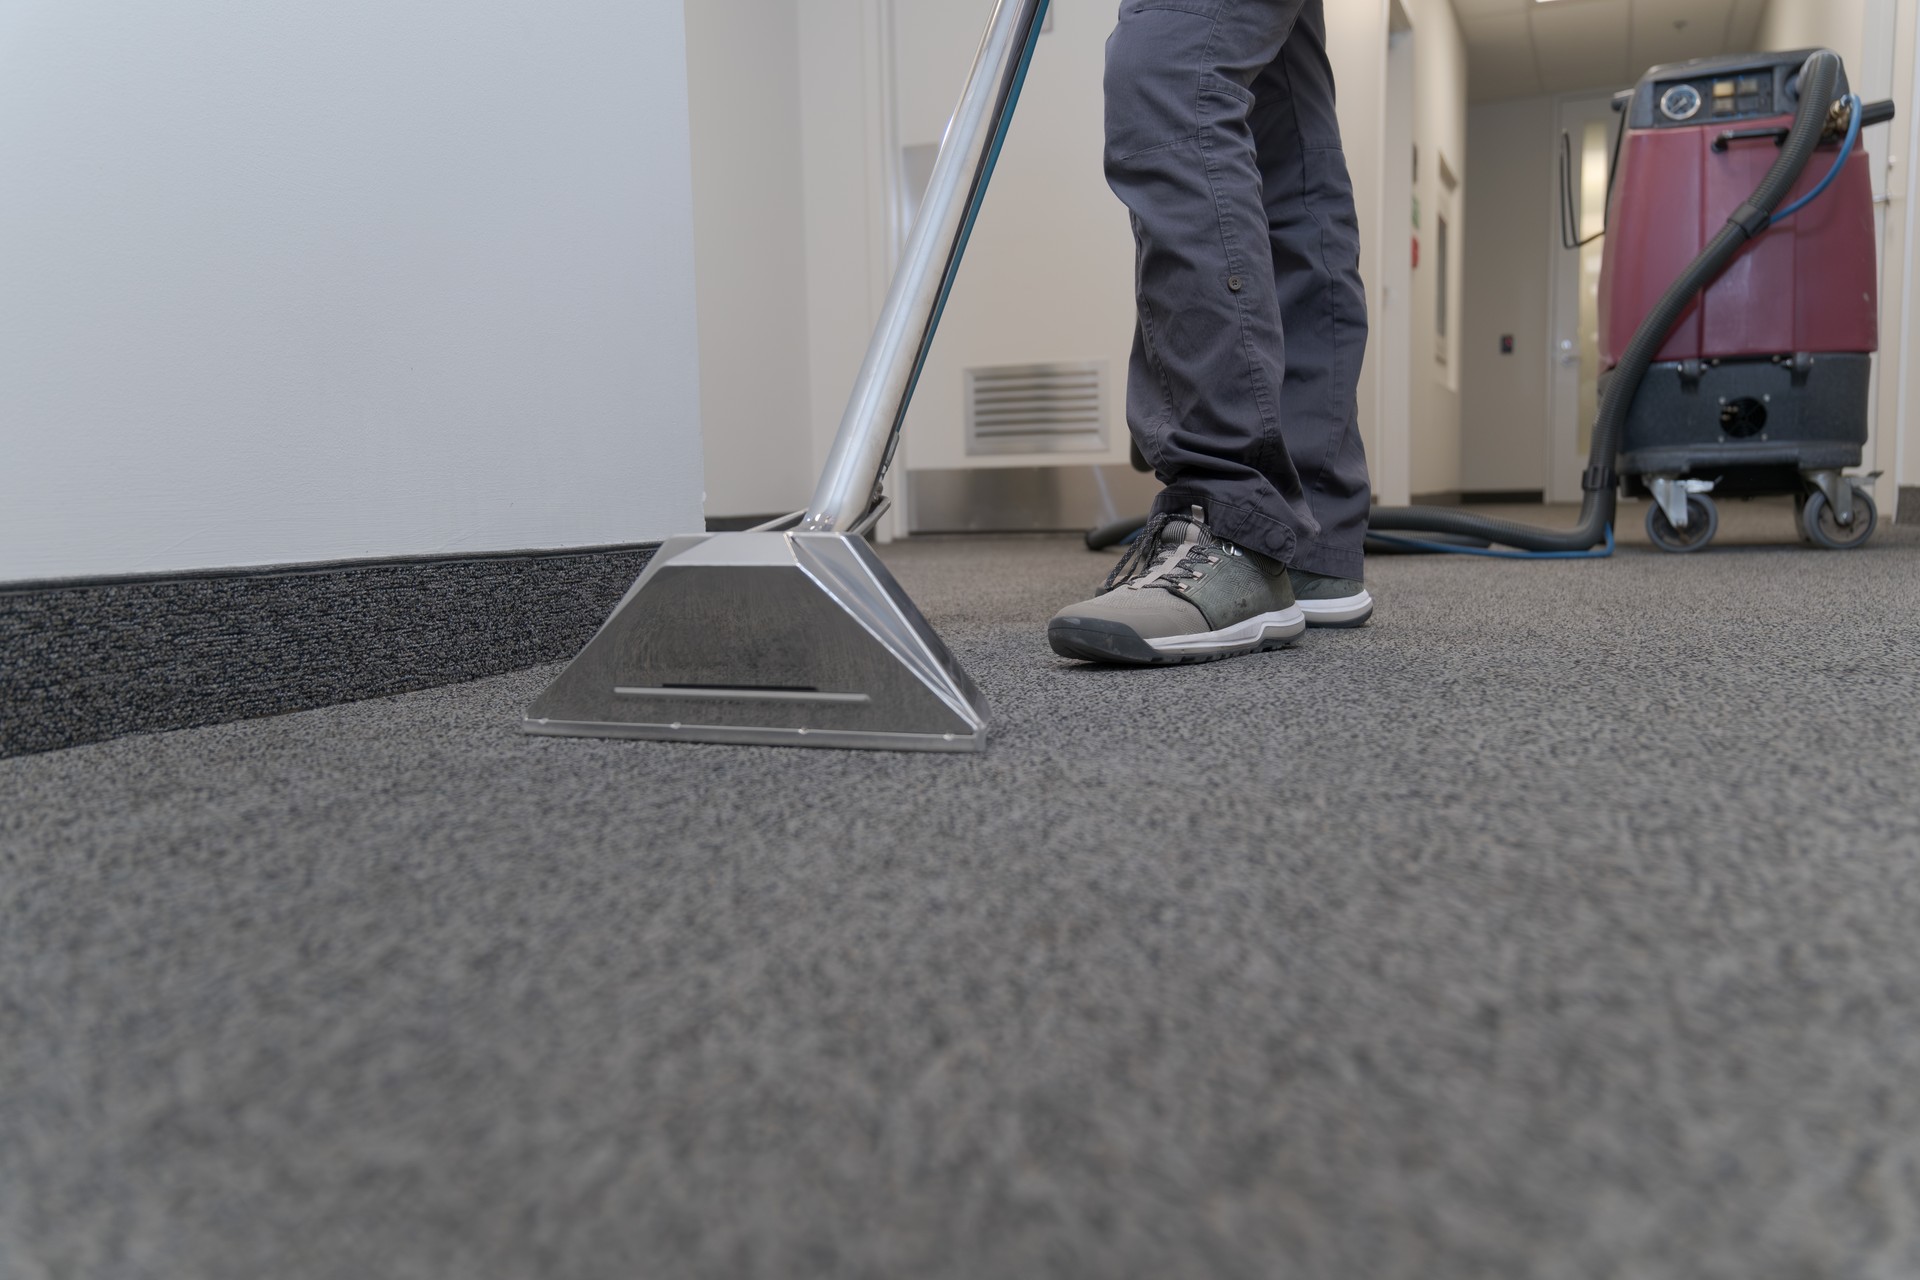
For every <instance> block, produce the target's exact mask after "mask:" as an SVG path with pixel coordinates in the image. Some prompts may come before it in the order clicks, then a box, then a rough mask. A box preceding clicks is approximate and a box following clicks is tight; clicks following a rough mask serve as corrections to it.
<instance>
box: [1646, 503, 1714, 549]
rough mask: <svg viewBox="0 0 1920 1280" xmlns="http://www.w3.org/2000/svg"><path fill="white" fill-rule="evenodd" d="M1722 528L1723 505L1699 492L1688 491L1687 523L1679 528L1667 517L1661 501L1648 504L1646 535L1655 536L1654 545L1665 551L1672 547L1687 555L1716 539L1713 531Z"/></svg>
mask: <svg viewBox="0 0 1920 1280" xmlns="http://www.w3.org/2000/svg"><path fill="white" fill-rule="evenodd" d="M1718 532H1720V508H1719V507H1717V506H1715V505H1714V502H1713V499H1711V498H1705V497H1702V496H1701V495H1699V494H1697V493H1690V494H1688V495H1687V527H1686V528H1684V529H1676V528H1674V527H1673V522H1672V521H1670V520H1668V519H1667V513H1666V512H1664V511H1662V510H1661V509H1660V504H1659V503H1657V502H1656V503H1653V504H1651V505H1650V506H1648V507H1647V536H1648V537H1649V538H1652V539H1653V545H1654V546H1656V547H1658V548H1660V549H1661V550H1662V551H1671V552H1673V553H1674V554H1675V555H1685V554H1686V553H1687V552H1689V551H1698V550H1699V549H1700V548H1702V547H1704V546H1706V545H1707V544H1708V543H1709V542H1712V541H1713V535H1714V534H1716V533H1718Z"/></svg>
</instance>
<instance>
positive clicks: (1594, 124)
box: [1545, 94, 1621, 502]
mask: <svg viewBox="0 0 1920 1280" xmlns="http://www.w3.org/2000/svg"><path fill="white" fill-rule="evenodd" d="M1558 114H1559V121H1558V124H1559V128H1558V129H1556V130H1555V133H1554V138H1555V145H1556V150H1555V153H1554V154H1555V163H1554V165H1553V166H1552V168H1551V173H1550V177H1551V180H1552V182H1553V190H1554V194H1553V202H1552V203H1553V210H1554V227H1553V229H1552V231H1551V233H1550V234H1551V235H1552V236H1553V246H1554V271H1553V277H1552V279H1553V311H1552V316H1553V339H1552V342H1551V343H1550V345H1549V359H1551V360H1552V362H1553V368H1552V376H1551V379H1550V383H1551V387H1552V395H1553V400H1552V404H1553V413H1552V420H1553V438H1552V440H1551V441H1550V442H1549V446H1548V449H1547V477H1546V485H1545V488H1546V491H1547V500H1548V501H1550V502H1578V501H1579V500H1580V496H1581V495H1580V476H1581V473H1582V472H1584V471H1585V470H1586V469H1587V450H1588V448H1589V446H1591V445H1592V443H1593V422H1594V418H1595V417H1596V416H1597V414H1598V413H1599V408H1600V259H1601V254H1602V252H1603V251H1604V250H1605V248H1606V241H1605V239H1604V238H1600V239H1591V240H1590V243H1588V244H1586V245H1584V246H1583V247H1581V248H1579V249H1572V250H1568V249H1564V248H1563V247H1562V242H1561V229H1560V221H1559V215H1560V205H1561V198H1560V167H1559V163H1558V155H1559V152H1558V150H1557V147H1558V140H1559V138H1560V135H1561V134H1565V135H1566V136H1567V138H1568V139H1570V140H1571V142H1572V146H1573V209H1572V215H1573V218H1572V221H1573V226H1574V230H1575V238H1576V240H1589V239H1590V237H1594V236H1596V235H1598V233H1599V232H1600V231H1601V229H1602V228H1603V226H1604V225H1605V223H1606V217H1607V177H1608V174H1609V172H1610V171H1611V169H1612V165H1613V142H1614V136H1615V133H1616V131H1617V130H1618V129H1619V127H1620V123H1621V120H1620V116H1619V115H1617V114H1616V113H1615V112H1614V110H1613V101H1612V95H1610V94H1607V95H1600V96H1582V97H1572V98H1563V99H1561V101H1560V103H1559V108H1558Z"/></svg>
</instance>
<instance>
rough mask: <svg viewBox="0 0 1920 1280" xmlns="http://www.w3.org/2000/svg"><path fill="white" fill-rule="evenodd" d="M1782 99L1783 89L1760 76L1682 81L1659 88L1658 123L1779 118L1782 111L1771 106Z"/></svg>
mask: <svg viewBox="0 0 1920 1280" xmlns="http://www.w3.org/2000/svg"><path fill="white" fill-rule="evenodd" d="M1786 96H1787V95H1786V92H1785V86H1783V85H1778V84H1776V83H1775V82H1774V77H1773V76H1771V75H1767V74H1764V73H1749V74H1746V75H1726V76H1713V77H1711V78H1703V79H1700V80H1685V81H1682V82H1681V83H1679V84H1668V85H1663V86H1661V87H1660V98H1659V104H1660V123H1661V124H1667V125H1675V124H1694V123H1699V122H1702V121H1707V122H1713V123H1718V122H1720V121H1723V120H1724V121H1735V120H1752V119H1758V118H1760V117H1762V116H1773V115H1779V114H1781V111H1782V110H1783V108H1776V107H1775V105H1774V104H1775V103H1776V102H1782V101H1784V100H1785V99H1786Z"/></svg>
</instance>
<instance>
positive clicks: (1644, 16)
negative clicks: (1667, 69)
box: [1630, 0, 1733, 76]
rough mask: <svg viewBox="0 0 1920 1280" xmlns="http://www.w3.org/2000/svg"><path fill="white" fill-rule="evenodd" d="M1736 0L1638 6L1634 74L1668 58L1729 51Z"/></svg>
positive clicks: (1634, 41)
mask: <svg viewBox="0 0 1920 1280" xmlns="http://www.w3.org/2000/svg"><path fill="white" fill-rule="evenodd" d="M1732 9H1733V4H1732V0H1688V2H1687V3H1680V4H1647V3H1645V2H1644V0H1642V3H1640V4H1637V5H1635V6H1634V12H1633V42H1632V51H1631V55H1630V61H1631V64H1632V70H1633V74H1634V75H1636V76H1637V75H1639V74H1640V73H1641V72H1642V71H1645V70H1646V69H1647V68H1648V67H1654V66H1659V65H1660V64H1662V63H1666V62H1684V61H1685V60H1686V59H1688V58H1704V57H1706V56H1708V55H1709V54H1715V53H1724V52H1726V37H1727V16H1728V14H1729V13H1730V12H1731V11H1732Z"/></svg>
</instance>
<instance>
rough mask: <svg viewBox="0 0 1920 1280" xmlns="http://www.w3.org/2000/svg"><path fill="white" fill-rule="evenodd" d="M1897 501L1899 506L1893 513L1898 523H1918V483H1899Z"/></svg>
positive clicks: (1919, 518)
mask: <svg viewBox="0 0 1920 1280" xmlns="http://www.w3.org/2000/svg"><path fill="white" fill-rule="evenodd" d="M1898 501H1899V503H1900V506H1899V510H1898V511H1897V512H1896V513H1895V514H1896V515H1897V516H1898V523H1900V524H1920V485H1911V484H1903V485H1901V486H1900V496H1899V498H1898Z"/></svg>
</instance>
